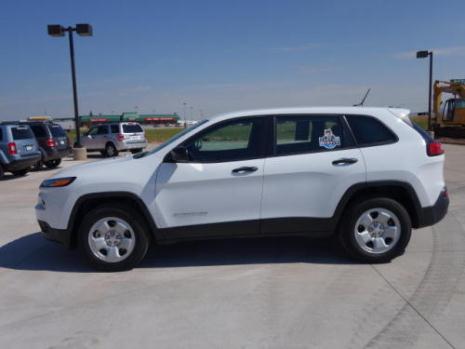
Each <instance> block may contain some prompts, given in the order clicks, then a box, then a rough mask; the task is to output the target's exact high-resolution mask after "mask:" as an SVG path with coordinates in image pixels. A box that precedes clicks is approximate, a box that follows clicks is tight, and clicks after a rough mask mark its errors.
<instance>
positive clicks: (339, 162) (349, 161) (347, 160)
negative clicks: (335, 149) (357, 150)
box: [333, 158, 358, 166]
mask: <svg viewBox="0 0 465 349" xmlns="http://www.w3.org/2000/svg"><path fill="white" fill-rule="evenodd" d="M357 161H358V159H355V158H342V159H337V160H334V161H333V165H334V166H349V165H353V164H355V163H356V162H357Z"/></svg>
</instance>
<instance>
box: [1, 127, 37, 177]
mask: <svg viewBox="0 0 465 349" xmlns="http://www.w3.org/2000/svg"><path fill="white" fill-rule="evenodd" d="M39 160H40V151H39V148H38V145H37V141H36V139H35V137H34V134H33V133H32V131H31V129H30V128H29V126H28V125H19V124H18V123H14V122H4V123H0V178H2V177H3V174H4V173H5V172H11V173H13V175H15V176H24V175H25V174H26V173H27V172H28V171H29V170H30V168H31V166H32V165H33V164H35V163H36V162H37V161H39Z"/></svg>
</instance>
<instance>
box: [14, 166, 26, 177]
mask: <svg viewBox="0 0 465 349" xmlns="http://www.w3.org/2000/svg"><path fill="white" fill-rule="evenodd" d="M28 172H29V169H28V168H25V169H23V170H18V171H12V173H13V176H15V177H22V176H25V175H26V173H28Z"/></svg>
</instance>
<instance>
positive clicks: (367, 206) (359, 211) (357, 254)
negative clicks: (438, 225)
mask: <svg viewBox="0 0 465 349" xmlns="http://www.w3.org/2000/svg"><path fill="white" fill-rule="evenodd" d="M377 208H379V209H385V210H388V211H390V212H392V213H393V214H394V215H395V216H396V218H397V220H398V225H399V226H400V233H399V235H400V236H399V238H398V240H397V242H396V243H395V244H394V245H393V246H392V247H390V249H389V250H387V251H386V252H380V253H371V252H369V251H366V250H365V249H363V248H362V247H361V245H360V243H358V242H357V239H356V231H355V230H356V229H358V231H360V230H363V225H360V226H359V227H356V224H357V221H358V219H359V218H361V216H362V215H363V214H364V213H365V212H367V211H369V210H371V209H375V210H373V213H369V214H370V215H372V214H374V215H376V209H377ZM391 222H392V224H394V221H393V220H392V221H391ZM411 232H412V223H411V220H410V216H409V214H408V212H407V210H406V209H405V208H404V206H402V205H401V204H400V203H399V202H397V201H395V200H393V199H389V198H369V199H366V200H363V201H358V202H355V203H354V204H352V205H351V207H349V208H347V209H346V212H345V213H344V215H343V217H342V220H341V222H340V224H339V231H338V234H339V235H338V238H339V241H340V243H341V245H342V247H343V249H344V250H345V251H346V252H347V254H348V255H349V256H350V257H352V258H354V259H356V260H359V261H361V262H367V263H386V262H389V261H391V260H392V259H393V258H395V257H397V256H400V255H402V254H403V253H404V251H405V248H406V247H407V244H408V242H409V241H410V236H411ZM383 234H384V233H383ZM385 241H388V240H387V239H386V240H385ZM391 241H393V240H392V239H391ZM391 243H393V242H391ZM369 244H370V242H368V243H367V244H366V246H368V247H367V248H368V249H370V245H369ZM389 246H390V245H389Z"/></svg>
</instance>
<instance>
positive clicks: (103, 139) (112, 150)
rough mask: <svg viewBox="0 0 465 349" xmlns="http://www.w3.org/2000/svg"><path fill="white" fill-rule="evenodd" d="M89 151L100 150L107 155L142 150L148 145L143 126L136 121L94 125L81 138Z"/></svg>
mask: <svg viewBox="0 0 465 349" xmlns="http://www.w3.org/2000/svg"><path fill="white" fill-rule="evenodd" d="M81 143H82V145H83V146H84V147H85V148H86V149H87V151H100V152H101V153H102V155H104V156H107V157H112V156H117V155H118V152H120V151H126V150H129V151H131V152H132V153H137V152H140V151H142V150H143V149H144V148H145V147H146V146H147V139H146V138H145V132H144V130H143V128H142V127H141V126H140V125H139V124H138V123H136V122H120V123H111V124H101V125H96V126H93V127H92V128H91V129H90V130H89V132H88V133H87V134H86V135H85V137H83V138H82V140H81Z"/></svg>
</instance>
